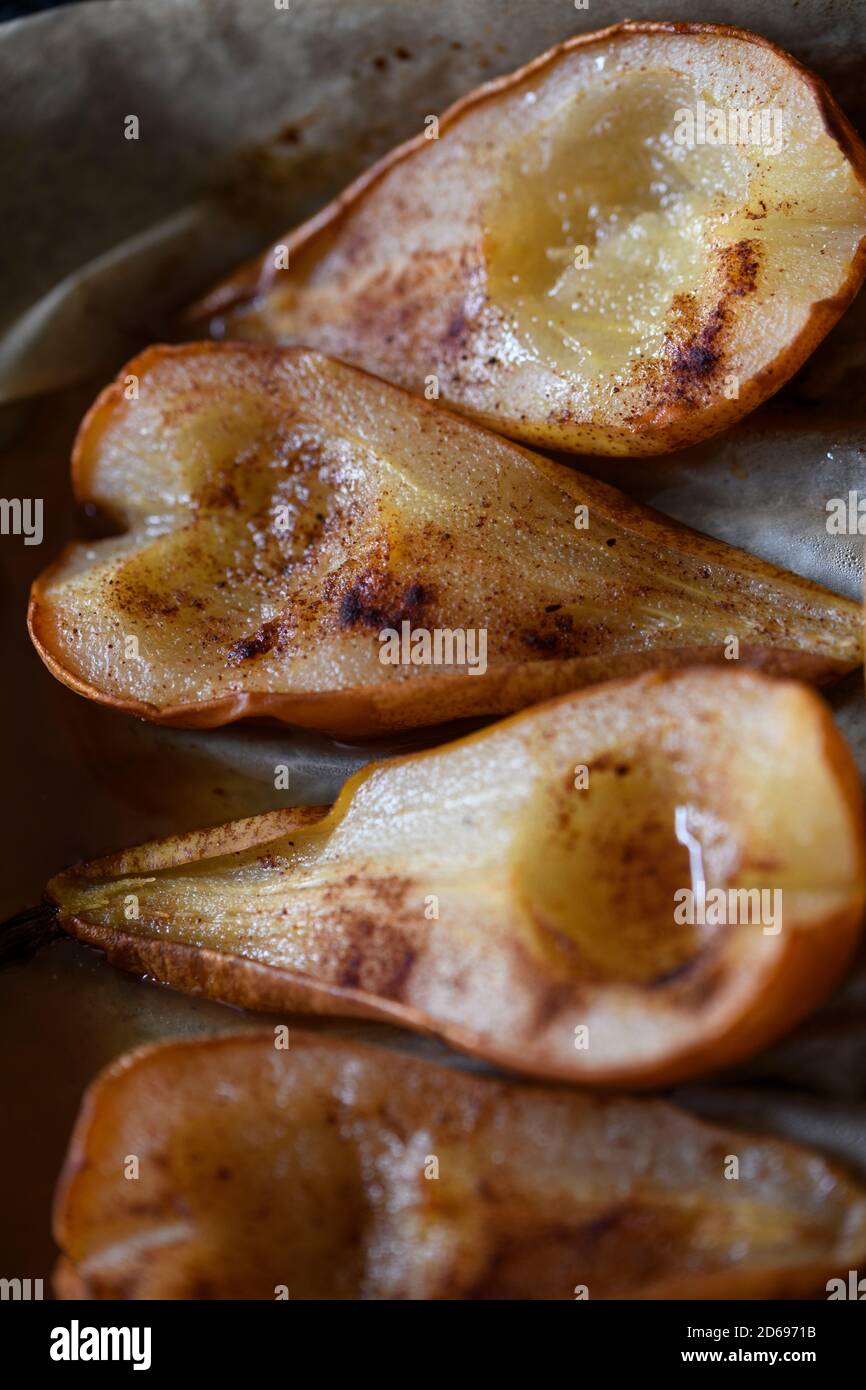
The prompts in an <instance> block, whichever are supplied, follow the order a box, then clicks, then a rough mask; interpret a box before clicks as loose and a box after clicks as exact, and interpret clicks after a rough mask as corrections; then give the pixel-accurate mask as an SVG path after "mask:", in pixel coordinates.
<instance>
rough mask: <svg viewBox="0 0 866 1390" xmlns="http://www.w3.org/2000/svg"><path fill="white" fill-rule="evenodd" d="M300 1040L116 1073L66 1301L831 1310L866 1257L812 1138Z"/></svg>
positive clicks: (852, 1193)
mask: <svg viewBox="0 0 866 1390" xmlns="http://www.w3.org/2000/svg"><path fill="white" fill-rule="evenodd" d="M288 1043H289V1045H288V1047H287V1048H286V1047H283V1048H277V1047H275V1038H274V1033H273V1032H271V1031H269V1032H261V1033H247V1034H236V1035H233V1036H222V1037H210V1038H206V1039H194V1040H187V1041H183V1042H164V1043H158V1044H156V1045H154V1046H150V1047H147V1048H143V1049H140V1050H139V1051H137V1052H134V1053H131V1054H128V1055H127V1056H125V1057H123V1058H121V1059H120V1060H119V1061H117V1062H115V1063H114V1064H113V1065H112V1066H111V1067H109V1068H108V1069H107V1070H106V1071H105V1072H103V1073H102V1075H101V1076H100V1077H99V1078H98V1079H97V1081H96V1082H95V1083H94V1084H93V1085H92V1086H91V1088H90V1090H89V1092H88V1093H87V1096H86V1097H85V1100H84V1104H83V1107H82V1110H81V1114H80V1117H79V1120H78V1123H77V1125H76V1128H75V1132H74V1134H73V1137H72V1141H71V1144H70V1148H69V1151H68V1155H67V1159H66V1165H65V1168H64V1172H63V1175H62V1177H61V1181H60V1184H59V1187H58V1191H57V1197H56V1202H55V1220H54V1229H55V1237H56V1239H57V1242H58V1245H59V1246H60V1248H61V1250H62V1252H63V1254H62V1258H61V1261H60V1264H59V1266H58V1270H57V1276H56V1286H57V1292H58V1294H59V1296H60V1297H61V1298H90V1299H153V1298H156V1299H232V1298H241V1299H267V1300H270V1301H273V1299H274V1298H291V1299H295V1300H297V1299H511V1298H531V1299H574V1298H575V1297H581V1298H587V1297H588V1298H591V1299H598V1298H675V1299H678V1298H737V1297H744V1298H748V1297H751V1298H761V1297H763V1298H780V1297H785V1296H787V1297H792V1296H796V1295H800V1296H806V1295H810V1294H814V1295H820V1296H826V1294H825V1290H826V1283H827V1280H828V1279H829V1278H833V1277H841V1278H843V1279H847V1273H848V1270H849V1268H856V1267H857V1265H858V1263H859V1262H860V1261H861V1260H862V1259H863V1258H864V1256H866V1193H864V1191H863V1189H862V1188H861V1187H859V1186H858V1185H857V1184H856V1183H854V1182H852V1181H851V1180H850V1179H849V1178H848V1177H847V1176H846V1175H845V1173H844V1172H843V1171H842V1170H841V1169H839V1168H838V1167H837V1166H836V1165H835V1164H833V1163H832V1162H828V1161H827V1160H826V1159H824V1158H823V1157H821V1156H820V1155H819V1154H817V1153H813V1152H810V1151H809V1150H807V1149H803V1148H800V1147H799V1146H798V1145H795V1144H791V1143H787V1142H785V1141H780V1140H778V1139H774V1138H762V1137H757V1136H755V1135H750V1134H743V1133H738V1132H737V1131H734V1130H730V1129H722V1128H720V1127H718V1126H716V1125H709V1124H705V1123H703V1122H702V1121H699V1120H696V1119H694V1118H692V1117H691V1116H690V1115H688V1114H686V1113H684V1112H683V1111H681V1110H678V1109H676V1108H675V1107H674V1106H672V1105H668V1104H666V1103H664V1102H662V1101H655V1100H628V1099H619V1100H616V1099H598V1098H595V1097H590V1096H586V1095H583V1096H581V1095H575V1094H573V1093H568V1092H567V1091H565V1090H563V1089H561V1088H559V1089H555V1090H554V1089H545V1088H543V1087H537V1086H533V1087H528V1086H521V1085H518V1084H515V1083H514V1082H506V1081H498V1080H493V1079H491V1078H482V1077H478V1076H472V1075H470V1074H468V1073H467V1072H461V1071H456V1070H454V1069H453V1068H446V1067H442V1066H437V1065H434V1064H431V1063H429V1062H421V1061H418V1060H416V1059H414V1058H409V1057H406V1056H405V1055H400V1054H397V1053H393V1052H387V1051H385V1050H383V1049H378V1048H373V1047H362V1046H358V1045H357V1044H353V1043H345V1042H337V1041H334V1040H329V1041H325V1040H322V1039H321V1038H316V1037H314V1036H312V1035H309V1034H304V1033H303V1032H301V1031H299V1030H295V1029H294V1028H293V1029H292V1030H291V1032H290V1034H289V1038H288ZM131 1153H132V1154H135V1155H136V1156H137V1158H138V1172H137V1179H138V1180H137V1181H135V1182H130V1181H128V1180H127V1178H126V1176H125V1172H126V1170H127V1166H128V1156H129V1154H131ZM732 1156H734V1158H735V1161H736V1163H737V1171H736V1173H732V1169H731V1158H732ZM732 1176H734V1177H736V1179H737V1180H736V1181H730V1178H731V1177H732Z"/></svg>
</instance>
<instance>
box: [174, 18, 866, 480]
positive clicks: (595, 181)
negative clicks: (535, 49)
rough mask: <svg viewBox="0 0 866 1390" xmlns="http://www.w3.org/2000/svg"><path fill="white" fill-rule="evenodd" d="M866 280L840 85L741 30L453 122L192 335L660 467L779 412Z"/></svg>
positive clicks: (635, 44) (587, 57)
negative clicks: (289, 350) (690, 447)
mask: <svg viewBox="0 0 866 1390" xmlns="http://www.w3.org/2000/svg"><path fill="white" fill-rule="evenodd" d="M430 137H435V138H430ZM864 269H866V150H864V148H863V146H862V144H861V143H860V141H859V139H858V138H857V136H856V135H855V133H854V131H853V130H852V128H851V126H850V125H849V124H848V122H847V120H846V119H845V117H844V116H843V114H842V112H841V111H840V110H839V108H838V106H837V105H836V103H835V101H834V100H833V98H832V96H831V95H830V93H829V92H828V91H827V89H826V87H825V86H824V84H823V83H822V82H821V81H820V80H819V79H818V78H817V77H815V76H813V74H811V73H810V72H807V71H806V69H805V68H803V67H802V66H801V65H800V64H799V63H798V62H796V61H795V60H794V59H793V58H791V57H790V56H789V55H788V54H787V53H784V52H782V50H781V49H779V48H776V47H775V45H774V44H771V43H768V42H767V41H766V40H765V39H762V38H758V37H757V36H756V35H755V34H749V33H746V32H744V31H743V30H741V29H732V28H728V27H717V26H714V25H708V24H663V23H626V24H620V25H617V26H615V27H614V28H611V29H604V30H602V31H600V32H599V33H595V34H586V35H582V36H581V37H579V38H575V39H572V40H570V41H569V42H567V43H564V44H560V45H559V46H558V47H556V48H554V49H551V51H550V52H549V53H546V54H544V55H543V56H542V57H540V58H537V59H536V60H535V61H534V62H532V63H530V64H529V65H528V66H527V67H524V68H521V69H520V71H519V72H516V73H513V74H512V75H511V76H508V77H504V78H501V79H499V80H497V81H494V82H490V83H488V84H486V85H485V86H483V87H481V88H479V90H478V91H477V92H474V93H473V94H472V95H470V96H468V97H467V98H465V99H464V100H463V101H460V102H458V104H457V105H456V106H454V107H452V108H451V110H450V111H448V112H447V113H446V114H445V115H444V116H443V117H442V118H441V120H440V121H439V122H438V126H436V125H435V124H431V122H430V121H428V122H427V125H426V128H425V131H424V133H423V134H422V135H419V136H418V138H417V139H414V140H410V141H409V143H408V144H405V145H401V146H400V148H399V149H397V150H395V151H394V152H393V153H392V154H391V155H389V156H388V157H387V158H386V159H384V160H382V161H381V162H380V163H378V164H377V165H375V166H374V168H372V169H371V170H370V171H369V173H368V174H366V175H365V176H364V177H363V178H360V179H359V180H357V182H355V183H354V184H352V186H351V187H350V188H348V189H347V190H346V192H345V193H343V194H342V195H341V196H340V197H339V198H337V199H336V200H335V202H333V203H332V204H331V205H330V206H329V207H327V208H326V209H325V210H324V211H323V212H320V213H319V214H318V215H317V216H315V217H314V218H312V220H311V221H309V222H306V223H305V224H304V225H303V226H301V227H299V228H298V229H297V230H296V231H295V232H293V233H292V234H291V235H290V236H288V237H286V238H284V240H283V241H282V242H280V243H278V244H277V245H276V246H274V247H271V248H270V249H269V250H268V251H267V252H266V253H265V254H264V255H263V256H262V258H261V259H260V260H259V261H258V262H257V263H255V264H254V265H252V266H247V267H244V268H243V269H242V270H241V271H240V272H239V273H237V274H236V275H235V276H233V277H232V278H231V279H230V280H229V281H228V282H227V283H225V284H223V285H221V286H220V287H218V288H217V289H216V290H215V291H214V292H213V293H212V294H211V295H210V296H209V297H208V298H207V299H206V300H205V301H204V302H203V303H202V304H201V305H199V306H197V307H196V309H195V310H194V311H192V318H193V320H194V321H197V322H208V321H209V323H210V329H211V332H212V333H213V334H214V335H215V336H221V335H225V336H228V337H232V338H249V339H253V340H257V341H264V342H279V343H303V344H305V345H307V346H309V347H317V348H320V349H322V351H324V352H328V353H332V354H333V355H334V356H336V357H340V358H343V359H344V360H346V361H348V362H354V363H356V364H357V365H358V366H361V367H365V368H367V370H369V371H372V372H375V373H376V374H377V375H379V376H383V377H385V378H387V379H388V380H390V381H394V382H398V383H399V384H400V385H403V386H408V387H409V388H410V389H412V390H414V391H418V392H420V391H424V390H427V391H428V392H429V390H430V389H431V387H433V389H438V390H439V391H441V395H442V397H443V398H444V399H446V400H447V401H449V402H450V403H451V404H452V405H454V406H455V407H456V408H457V409H458V410H461V411H464V412H465V413H466V414H468V415H471V416H473V417H474V418H475V419H476V420H480V421H483V422H485V423H487V424H490V425H492V426H494V427H495V428H496V429H498V430H501V431H502V432H504V433H505V434H509V435H512V436H513V437H514V438H516V439H522V440H526V441H528V442H530V443H536V444H542V445H549V446H553V447H555V448H557V449H564V450H573V451H576V452H580V453H596V454H629V455H640V454H656V453H660V452H664V451H666V450H669V449H676V448H680V447H682V446H683V445H686V444H692V443H694V442H695V441H697V440H700V439H704V438H707V437H708V436H709V435H712V434H714V433H715V432H716V431H718V430H720V429H723V428H724V427H725V426H727V425H729V424H731V423H732V422H733V421H734V420H737V419H739V418H740V417H741V416H742V415H744V414H746V413H747V412H748V411H749V410H752V409H753V408H754V407H755V406H756V405H758V404H759V403H760V402H761V401H762V400H764V399H765V398H766V397H767V396H769V395H771V394H772V392H774V391H775V390H777V389H778V387H779V386H781V385H782V383H783V382H785V381H787V379H788V378H789V377H790V376H791V375H792V373H793V372H794V371H795V370H796V369H797V368H798V367H799V366H800V365H801V363H802V362H803V361H804V360H805V359H806V357H808V355H809V353H810V352H811V351H812V349H813V348H814V347H815V345H816V344H817V343H818V342H820V340H821V338H823V336H824V335H825V333H826V332H827V331H828V329H829V328H831V327H832V325H833V324H834V323H835V322H836V320H837V319H838V317H839V315H840V314H841V313H842V311H843V310H844V309H845V307H846V305H847V304H848V303H849V301H850V300H851V298H852V297H853V295H854V294H855V293H856V291H857V289H858V287H859V285H860V284H861V282H862V280H863V275H864Z"/></svg>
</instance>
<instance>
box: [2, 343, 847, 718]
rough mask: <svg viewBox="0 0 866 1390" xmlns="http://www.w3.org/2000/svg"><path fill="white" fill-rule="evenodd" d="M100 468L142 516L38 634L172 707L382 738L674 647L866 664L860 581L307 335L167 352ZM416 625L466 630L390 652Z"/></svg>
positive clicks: (114, 691)
mask: <svg viewBox="0 0 866 1390" xmlns="http://www.w3.org/2000/svg"><path fill="white" fill-rule="evenodd" d="M130 379H133V380H135V381H136V382H137V383H138V394H137V397H136V398H135V399H129V398H128V397H129V391H128V386H127V383H128V381H129V380H130ZM73 476H74V482H75V491H76V496H77V498H78V500H79V502H81V503H82V504H83V505H86V506H89V507H91V508H95V509H96V510H97V511H98V512H100V513H101V514H102V515H103V516H104V517H105V518H107V519H108V521H109V522H111V523H112V524H113V526H114V527H115V529H116V531H117V533H118V534H117V535H115V536H113V537H111V538H109V539H105V540H101V541H93V542H79V543H76V544H73V545H72V546H70V547H67V549H66V551H65V552H64V553H63V555H62V556H61V557H60V559H59V560H58V561H57V562H55V564H53V565H52V566H50V567H49V569H47V570H46V571H45V572H44V573H43V574H42V575H40V576H39V578H38V579H37V580H36V582H35V584H34V586H33V591H32V597H31V605H30V618H29V622H30V631H31V635H32V637H33V641H34V643H35V644H36V647H37V649H38V651H39V653H40V655H41V656H42V658H43V660H44V661H45V663H46V664H47V666H48V667H49V669H50V670H51V671H52V672H53V673H54V675H56V676H57V677H58V678H59V679H60V680H62V681H63V682H65V683H66V684H67V685H69V686H70V687H71V688H72V689H74V690H76V691H78V692H80V693H81V694H83V695H86V696H88V697H89V698H90V699H94V700H98V701H99V702H100V703H102V704H106V705H110V706H113V707H114V708H116V709H121V710H124V711H126V712H128V713H130V714H135V715H139V716H141V717H143V718H145V719H151V720H154V721H156V722H158V723H165V724H178V725H185V726H189V727H212V726H215V725H219V724H225V723H229V722H231V721H232V720H236V719H241V718H245V717H271V718H277V719H281V720H284V721H286V722H288V723H292V724H298V725H304V726H306V727H309V728H314V729H321V730H325V731H327V732H331V733H335V734H338V735H341V736H345V737H361V736H365V735H369V734H376V733H383V732H388V731H393V730H400V729H406V728H411V727H413V726H417V725H425V724H426V725H430V724H437V723H442V722H445V721H446V720H449V719H455V718H460V717H464V716H478V715H497V714H507V713H510V712H511V711H513V710H515V709H520V708H522V707H524V706H526V705H530V704H532V703H533V702H535V701H537V700H541V699H546V698H548V697H550V696H553V695H558V694H560V693H562V692H564V691H566V690H572V689H575V688H577V687H580V686H585V685H590V684H593V683H595V682H598V681H601V680H607V679H611V678H615V677H619V676H626V675H631V674H635V673H637V672H640V671H643V670H646V669H649V668H657V667H667V668H670V667H677V666H684V665H694V664H698V663H703V662H706V663H714V664H720V665H722V666H728V665H730V660H729V658H733V657H738V659H739V661H740V662H741V663H743V664H745V665H749V666H757V667H760V668H762V669H764V670H766V671H769V672H773V673H778V674H783V675H790V676H799V677H803V678H804V679H807V680H810V681H815V682H818V683H820V682H823V681H827V680H831V679H833V678H834V677H836V676H839V675H840V674H842V673H844V672H846V671H848V670H851V669H852V668H853V667H855V666H856V665H858V664H859V662H860V660H861V649H862V644H861V613H860V606H859V605H858V604H857V603H855V602H853V601H852V600H849V599H846V598H843V597H841V596H839V595H838V594H833V593H831V592H830V591H828V590H826V589H823V588H821V587H820V586H819V585H817V584H814V583H812V582H810V581H808V580H806V579H802V578H799V577H798V576H796V575H793V574H788V573H786V572H785V571H784V570H780V569H777V568H776V567H775V566H773V565H770V564H767V563H765V562H764V561H762V560H759V559H756V558H755V557H753V556H750V555H747V554H745V553H744V552H743V551H739V550H735V549H733V548H732V547H730V546H727V545H724V544H722V543H721V542H719V541H716V540H712V539H710V538H709V537H707V536H702V535H700V534H699V533H698V532H696V531H691V530H689V529H688V528H686V527H684V526H680V525H678V524H677V523H675V522H673V521H671V520H669V519H667V518H665V517H663V516H661V515H660V514H659V513H657V512H654V511H652V510H650V509H649V508H646V507H643V506H641V505H639V504H638V503H636V502H633V501H631V500H630V499H629V498H628V497H626V496H625V495H624V494H622V493H620V492H617V491H615V490H614V489H613V488H610V487H608V486H607V485H606V484H604V483H601V482H598V481H596V480H594V479H592V478H588V477H583V476H581V475H580V474H579V473H575V472H574V471H573V470H571V469H570V468H567V467H564V466H562V465H560V464H557V463H553V462H551V461H550V460H547V459H544V458H541V457H540V456H539V455H536V454H532V453H529V452H528V451H527V450H525V449H522V448H520V447H519V446H518V445H515V444H512V443H510V442H508V441H507V440H504V439H502V438H501V437H500V436H498V435H495V434H492V433H490V432H489V431H487V430H484V429H482V428H480V427H479V426H476V425H473V424H471V423H469V422H467V421H465V420H463V419H461V418H460V417H458V416H455V415H452V414H450V413H449V412H447V411H445V410H443V409H441V408H438V407H436V406H434V405H432V404H430V403H428V402H426V401H421V400H418V399H417V398H416V397H413V396H411V395H410V394H409V393H407V392H405V391H403V390H401V389H400V388H398V387H394V386H390V385H388V384H386V383H384V382H382V381H378V380H376V379H374V378H372V377H370V376H368V375H367V374H366V373H364V372H359V371H357V370H355V369H354V368H351V367H347V366H345V365H343V364H341V363H338V362H334V361H331V360H329V359H327V358H324V357H322V356H320V355H319V354H317V353H310V352H307V351H305V350H302V349H292V348H289V349H269V348H261V347H253V346H251V345H249V344H225V345H218V344H214V343H210V344H208V343H199V344H191V345H188V346H184V347H180V348H151V349H150V350H149V351H147V352H145V353H143V354H142V355H141V356H140V357H138V358H136V359H134V360H133V361H132V362H130V363H129V365H128V366H127V367H126V368H124V370H123V372H122V373H121V375H120V377H119V378H118V380H117V381H116V382H115V383H114V384H113V385H112V386H110V387H109V388H108V389H107V390H106V391H105V392H103V394H102V395H101V396H100V397H99V399H98V400H97V402H96V404H95V405H94V406H93V408H92V410H91V411H90V413H89V415H88V416H87V418H86V419H85V421H84V423H83V425H82V427H81V430H80V433H79V436H78V440H77V443H76V447H75V452H74V458H73ZM404 629H408V632H409V633H410V634H411V636H412V640H413V641H414V640H415V637H416V635H417V634H418V631H419V630H420V635H421V637H422V639H423V638H424V634H427V640H429V641H431V642H433V641H434V640H442V641H444V639H445V638H447V639H448V642H449V646H448V647H447V648H446V647H445V646H444V645H443V648H442V652H441V657H442V660H438V659H437V656H436V652H435V650H431V653H430V654H429V655H430V657H431V659H429V660H424V659H423V652H422V653H421V658H422V659H421V660H420V661H419V664H413V663H414V658H413V661H412V662H410V661H409V660H408V656H409V655H411V653H409V652H408V650H407V648H404V649H403V654H402V656H401V658H400V660H399V661H396V662H394V663H389V662H385V661H383V656H385V655H387V651H386V648H385V647H384V645H383V639H386V638H387V640H389V641H393V640H395V639H396V638H398V637H399V638H400V640H401V641H402V634H403V633H404ZM389 633H391V634H394V637H393V638H391V637H388V634H389ZM455 634H456V639H455ZM455 640H457V642H458V645H457V646H454V645H451V644H452V643H453V642H454V641H455ZM460 641H463V642H465V644H466V646H465V648H461V647H460V645H459V642H460ZM482 642H483V663H482V661H481V655H482V652H481V644H482ZM473 652H474V658H475V659H474V664H473V660H472V659H471V658H472V656H473Z"/></svg>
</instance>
